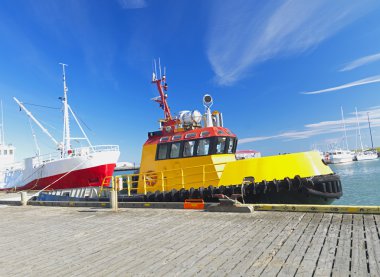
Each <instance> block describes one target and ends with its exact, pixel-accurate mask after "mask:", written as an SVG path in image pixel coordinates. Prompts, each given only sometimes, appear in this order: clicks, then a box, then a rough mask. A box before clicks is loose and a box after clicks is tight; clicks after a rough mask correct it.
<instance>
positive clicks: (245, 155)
mask: <svg viewBox="0 0 380 277" xmlns="http://www.w3.org/2000/svg"><path fill="white" fill-rule="evenodd" d="M235 156H236V159H237V160H244V159H250V158H259V157H261V153H260V152H258V151H255V150H237V151H236V154H235Z"/></svg>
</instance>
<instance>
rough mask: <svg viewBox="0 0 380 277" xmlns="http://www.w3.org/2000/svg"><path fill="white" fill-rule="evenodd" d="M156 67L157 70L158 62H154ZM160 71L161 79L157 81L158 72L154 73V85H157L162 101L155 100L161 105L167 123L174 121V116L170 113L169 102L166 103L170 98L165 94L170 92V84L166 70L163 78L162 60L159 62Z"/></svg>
mask: <svg viewBox="0 0 380 277" xmlns="http://www.w3.org/2000/svg"><path fill="white" fill-rule="evenodd" d="M154 67H155V68H156V61H154ZM159 70H160V76H159V79H157V71H156V69H154V71H155V72H153V78H152V83H155V84H156V86H157V89H158V92H159V94H160V99H154V100H155V101H156V102H158V103H159V104H160V107H161V108H162V109H163V110H164V114H165V121H170V120H172V115H171V113H170V108H169V105H168V102H167V101H166V98H168V96H167V94H165V93H164V91H167V90H168V84H167V83H166V76H165V70H164V75H163V76H162V77H161V62H160V60H159Z"/></svg>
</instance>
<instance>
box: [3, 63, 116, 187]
mask: <svg viewBox="0 0 380 277" xmlns="http://www.w3.org/2000/svg"><path fill="white" fill-rule="evenodd" d="M61 65H62V71H63V97H62V98H60V99H61V101H62V104H63V138H62V142H58V140H57V139H55V138H54V137H53V136H52V135H51V134H50V133H49V131H48V130H47V129H46V128H45V127H44V126H43V125H42V124H41V123H40V122H39V121H38V120H37V119H36V118H35V117H34V115H33V114H32V113H31V112H30V111H29V110H28V109H27V108H26V107H25V106H24V105H23V103H22V102H20V101H19V100H18V99H17V98H15V97H13V99H14V100H15V101H16V103H17V104H18V106H19V107H20V109H22V110H23V111H24V112H25V113H26V114H27V116H28V117H29V119H30V120H32V121H33V122H34V123H35V124H36V125H37V126H38V127H39V128H40V129H41V130H42V132H43V133H45V134H46V135H47V136H48V137H49V138H50V139H51V141H52V142H53V143H54V145H55V147H56V149H57V151H56V152H55V153H52V154H47V155H41V154H40V151H39V149H37V154H36V156H34V157H30V158H27V159H25V160H24V161H23V162H22V163H20V164H18V165H17V166H11V165H10V162H9V163H8V164H7V165H4V166H3V170H2V171H1V172H0V190H54V189H69V188H82V187H89V186H91V187H97V186H101V185H102V184H103V182H104V180H105V179H106V177H108V176H112V174H113V171H114V168H115V166H116V162H117V160H118V159H119V156H120V152H119V146H118V145H92V143H91V142H90V140H89V139H88V137H87V135H86V133H85V131H84V130H83V128H82V127H81V125H80V123H79V121H78V119H77V117H76V115H75V113H74V112H73V111H72V109H71V107H70V105H69V104H68V100H67V99H68V98H67V92H68V88H67V85H66V74H65V66H67V65H65V64H61ZM69 112H70V114H71V115H72V117H73V118H74V120H75V122H76V123H77V125H78V127H79V129H80V131H81V132H82V134H83V137H82V138H72V137H71V135H70V117H69V115H70V114H69ZM2 133H3V131H2ZM78 139H82V140H84V141H86V142H87V144H88V146H85V147H79V148H74V147H72V141H74V140H78ZM0 142H1V147H0V149H1V151H2V154H3V153H4V151H7V150H8V151H10V150H12V149H14V148H9V146H4V142H3V139H2V141H0ZM36 145H37V144H36ZM6 147H8V148H6ZM7 153H8V154H10V153H12V154H14V150H12V152H7ZM10 160H11V159H10V158H9V161H10ZM1 161H2V160H1ZM12 162H13V161H12ZM0 169H1V168H0Z"/></svg>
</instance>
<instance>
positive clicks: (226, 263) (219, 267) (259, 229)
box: [185, 219, 270, 276]
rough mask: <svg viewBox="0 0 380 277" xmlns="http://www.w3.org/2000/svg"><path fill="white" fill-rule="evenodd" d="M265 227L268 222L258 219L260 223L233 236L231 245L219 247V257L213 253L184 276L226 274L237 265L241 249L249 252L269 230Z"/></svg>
mask: <svg viewBox="0 0 380 277" xmlns="http://www.w3.org/2000/svg"><path fill="white" fill-rule="evenodd" d="M266 225H269V224H268V221H267V220H265V219H260V221H257V222H256V223H254V224H250V225H249V226H247V227H246V228H245V230H240V231H239V232H238V234H237V235H236V236H235V237H236V238H235V240H234V241H233V242H231V243H230V242H228V244H229V245H228V247H224V245H221V246H219V249H222V250H223V251H221V253H220V254H219V255H217V256H216V255H215V253H211V254H210V255H208V256H206V257H204V258H203V259H202V260H200V261H199V263H197V265H196V267H194V268H191V269H190V270H188V271H187V272H185V276H193V275H195V274H197V275H200V276H205V275H210V274H212V275H214V276H221V275H224V274H226V273H227V272H228V271H229V270H230V269H231V268H232V267H234V266H236V265H238V263H239V262H240V257H241V255H242V250H243V249H247V250H249V249H252V248H254V246H253V245H254V244H257V243H258V240H261V239H262V237H260V235H263V234H265V230H266V228H270V227H269V226H266ZM249 227H250V228H249Z"/></svg>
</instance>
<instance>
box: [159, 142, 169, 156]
mask: <svg viewBox="0 0 380 277" xmlns="http://www.w3.org/2000/svg"><path fill="white" fill-rule="evenodd" d="M167 153H168V144H159V145H158V154H157V159H158V160H164V159H166V157H167Z"/></svg>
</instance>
